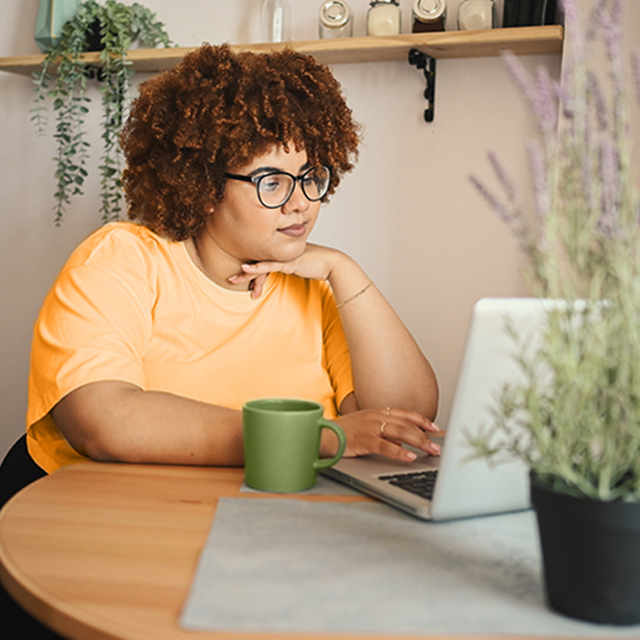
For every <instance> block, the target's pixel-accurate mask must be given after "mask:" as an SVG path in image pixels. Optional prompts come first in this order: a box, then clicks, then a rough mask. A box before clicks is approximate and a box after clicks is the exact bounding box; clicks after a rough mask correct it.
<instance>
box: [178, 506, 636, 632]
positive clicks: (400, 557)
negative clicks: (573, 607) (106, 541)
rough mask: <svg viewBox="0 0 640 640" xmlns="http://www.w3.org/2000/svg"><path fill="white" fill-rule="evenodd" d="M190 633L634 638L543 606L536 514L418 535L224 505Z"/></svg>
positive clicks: (406, 520) (302, 513) (420, 525)
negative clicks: (564, 615)
mask: <svg viewBox="0 0 640 640" xmlns="http://www.w3.org/2000/svg"><path fill="white" fill-rule="evenodd" d="M181 622H182V625H183V626H184V627H186V628H188V629H192V630H237V631H274V632H318V633H331V632H336V633H385V634H462V635H480V636H482V635H500V634H509V635H543V636H558V637H560V636H564V637H572V636H573V637H605V636H606V637H638V636H640V627H632V628H621V629H618V628H615V627H603V626H599V625H592V624H589V623H583V622H579V621H574V620H571V619H569V618H565V617H563V616H560V615H557V614H555V613H553V612H551V611H550V610H548V609H547V608H546V607H545V605H544V602H543V593H542V586H541V576H540V562H539V551H538V543H537V534H536V530H535V517H534V514H533V512H531V511H527V512H522V513H517V514H509V515H502V516H493V517H485V518H475V519H471V520H462V521H457V522H451V523H441V524H434V523H426V522H421V521H418V520H416V519H414V518H412V517H410V516H407V515H404V514H403V513H401V512H399V511H396V510H395V509H392V508H391V507H388V506H386V505H383V504H378V503H360V502H358V503H351V504H345V503H332V502H317V501H314V502H308V501H302V500H291V499H281V500H260V499H257V500H246V499H242V498H236V499H233V498H223V499H221V500H220V503H219V505H218V508H217V511H216V517H215V521H214V524H213V526H212V527H211V531H210V534H209V538H208V540H207V543H206V546H205V548H204V550H203V552H202V555H201V558H200V561H199V565H198V568H197V572H196V575H195V578H194V581H193V585H192V589H191V593H190V596H189V598H188V601H187V603H186V605H185V607H184V610H183V614H182V620H181Z"/></svg>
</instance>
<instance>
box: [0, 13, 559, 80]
mask: <svg viewBox="0 0 640 640" xmlns="http://www.w3.org/2000/svg"><path fill="white" fill-rule="evenodd" d="M563 36H564V30H563V28H562V27H561V26H559V25H550V26H545V27H518V28H511V29H488V30H485V31H441V32H436V33H407V34H401V35H398V36H386V37H375V36H368V37H364V38H341V39H336V40H306V41H299V42H291V43H286V44H280V43H261V44H247V45H232V46H231V48H232V49H233V50H234V51H253V52H256V53H261V52H265V51H270V50H278V49H282V48H284V47H286V46H290V47H292V48H293V49H295V50H296V51H299V52H300V53H307V54H310V55H312V56H314V57H315V58H316V59H317V60H319V61H320V62H324V63H326V64H337V63H346V62H389V61H394V60H406V59H407V54H408V52H409V50H410V49H413V48H415V49H419V50H420V51H422V52H423V53H426V54H427V55H430V56H431V57H433V58H482V57H489V56H497V55H499V54H500V52H501V51H503V50H505V49H509V50H511V51H513V52H514V53H516V54H517V55H541V54H553V53H562V42H563ZM195 49H197V47H175V48H172V49H133V50H131V51H129V53H128V58H129V60H131V62H132V63H133V68H134V69H135V71H138V72H151V73H155V72H158V71H165V70H167V69H171V68H173V67H174V66H175V65H177V64H178V63H179V62H180V60H182V58H183V57H184V56H185V54H187V53H189V52H190V51H193V50H195ZM43 59H44V56H42V55H34V56H17V57H11V58H0V71H8V72H11V73H18V74H22V75H31V74H32V73H33V72H34V71H37V70H38V69H39V68H40V65H41V64H42V60H43ZM82 60H83V61H84V62H86V63H87V64H88V65H95V66H100V64H101V63H100V54H99V53H85V54H83V55H82Z"/></svg>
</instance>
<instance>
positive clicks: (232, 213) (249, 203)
mask: <svg viewBox="0 0 640 640" xmlns="http://www.w3.org/2000/svg"><path fill="white" fill-rule="evenodd" d="M307 168H308V166H307V153H306V151H304V150H302V151H296V150H295V148H294V147H293V146H290V147H289V151H285V149H284V147H283V146H282V145H278V146H274V147H273V148H272V149H271V150H270V151H268V152H267V153H265V154H263V155H260V156H257V157H256V158H254V159H253V161H252V162H250V163H249V164H247V165H245V166H242V167H233V168H231V171H232V172H233V173H234V174H238V175H243V176H247V175H251V176H254V175H260V174H261V173H264V172H268V171H274V170H276V171H286V172H287V173H290V174H292V175H294V176H299V175H300V174H301V173H303V172H304V170H305V169H307ZM319 211H320V202H311V201H310V200H308V199H307V197H306V196H305V195H304V193H303V192H302V188H301V186H300V184H299V183H296V187H295V190H294V191H293V193H292V195H291V198H290V199H289V200H288V201H287V202H286V203H285V204H284V205H282V207H280V208H278V209H268V208H266V207H264V206H263V205H262V204H261V203H260V201H259V200H258V194H257V192H256V187H255V185H254V184H252V183H250V182H242V181H239V180H232V179H229V180H227V182H226V186H225V191H224V198H223V200H222V202H221V203H220V204H218V205H217V206H216V207H215V209H214V212H213V215H211V216H210V217H209V218H208V221H207V228H206V233H207V235H209V236H210V237H211V238H212V239H213V240H214V241H215V243H216V245H217V246H218V248H219V249H220V250H222V251H223V252H224V253H225V254H226V255H227V258H231V259H232V260H233V261H237V263H238V264H242V263H249V262H260V261H278V262H290V261H291V260H294V259H296V258H298V257H300V256H301V255H302V253H303V252H304V250H305V247H306V243H307V238H308V236H309V234H310V233H311V230H312V229H313V227H314V225H315V223H316V219H317V218H318V213H319Z"/></svg>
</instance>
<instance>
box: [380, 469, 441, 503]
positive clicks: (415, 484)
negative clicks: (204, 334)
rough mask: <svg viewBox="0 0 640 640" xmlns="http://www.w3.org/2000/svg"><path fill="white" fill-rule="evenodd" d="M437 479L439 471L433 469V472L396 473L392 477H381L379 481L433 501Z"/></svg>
mask: <svg viewBox="0 0 640 640" xmlns="http://www.w3.org/2000/svg"><path fill="white" fill-rule="evenodd" d="M437 477H438V471H437V469H433V470H431V471H414V472H412V473H394V474H392V475H387V476H379V478H378V479H379V480H385V481H387V482H388V483H389V484H390V485H393V486H394V487H399V488H400V489H404V490H405V491H409V492H410V493H415V494H416V495H418V496H421V497H422V498H426V499H427V500H431V498H433V489H434V487H435V484H436V478H437Z"/></svg>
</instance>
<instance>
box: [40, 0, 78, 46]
mask: <svg viewBox="0 0 640 640" xmlns="http://www.w3.org/2000/svg"><path fill="white" fill-rule="evenodd" d="M80 3H81V0H40V7H39V9H38V17H37V19H36V30H35V40H36V44H37V45H38V47H39V48H40V51H42V53H47V52H48V51H50V50H51V49H52V48H53V45H54V44H55V42H56V40H57V39H58V38H59V37H60V33H61V31H62V27H63V26H64V23H65V22H67V21H68V20H70V19H71V18H73V16H74V15H75V13H76V11H77V10H78V7H79V6H80Z"/></svg>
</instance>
